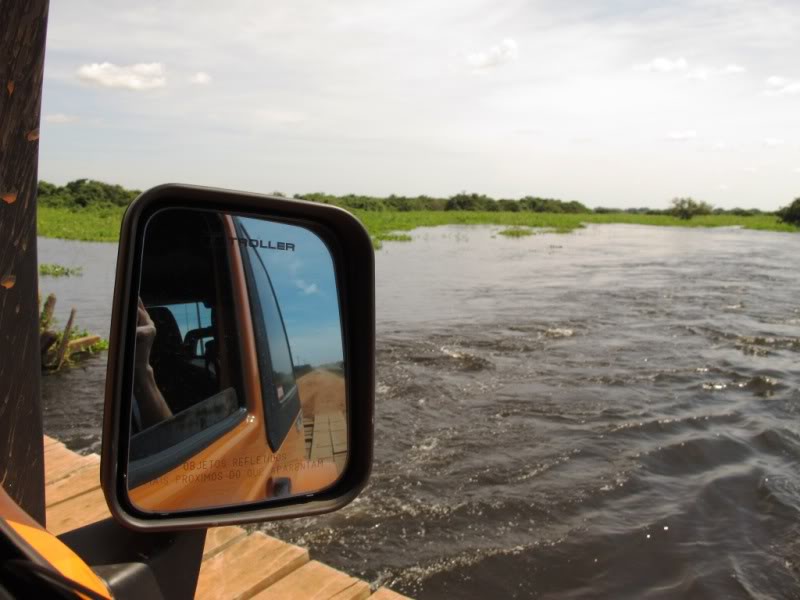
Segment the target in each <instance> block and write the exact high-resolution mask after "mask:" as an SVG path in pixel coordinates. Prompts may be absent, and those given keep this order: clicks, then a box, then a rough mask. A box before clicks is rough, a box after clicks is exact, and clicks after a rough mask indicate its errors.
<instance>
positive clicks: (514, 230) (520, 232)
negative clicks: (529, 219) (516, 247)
mask: <svg viewBox="0 0 800 600" xmlns="http://www.w3.org/2000/svg"><path fill="white" fill-rule="evenodd" d="M498 233H499V234H500V235H504V236H506V237H510V238H521V237H526V236H529V235H534V234H536V232H535V231H534V230H533V229H530V228H528V227H509V228H508V229H503V230H502V231H498Z"/></svg>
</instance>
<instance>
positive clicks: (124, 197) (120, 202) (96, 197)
mask: <svg viewBox="0 0 800 600" xmlns="http://www.w3.org/2000/svg"><path fill="white" fill-rule="evenodd" d="M140 193H141V192H139V190H126V189H125V188H124V187H122V186H121V185H112V184H110V183H103V182H102V181H94V180H92V179H76V180H75V181H70V182H69V183H68V184H66V185H61V186H59V185H54V184H52V183H48V182H46V181H39V189H38V195H39V200H38V202H39V206H54V207H62V208H86V207H98V208H99V207H102V206H127V205H128V204H130V203H131V201H132V200H133V199H134V198H136V196H138V195H139V194H140Z"/></svg>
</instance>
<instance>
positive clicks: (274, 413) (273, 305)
mask: <svg viewBox="0 0 800 600" xmlns="http://www.w3.org/2000/svg"><path fill="white" fill-rule="evenodd" d="M236 227H237V230H238V233H239V235H240V237H242V238H245V239H250V236H249V235H248V233H247V229H246V228H245V226H244V219H241V218H237V219H236ZM246 248H247V249H246V251H245V252H244V253H243V255H242V261H243V263H244V265H245V272H246V276H247V287H248V294H249V296H250V304H251V310H252V314H253V327H254V329H255V335H256V339H257V340H258V344H257V348H258V363H259V371H260V376H261V393H262V395H263V399H264V408H265V411H266V415H267V432H268V438H269V444H270V447H271V448H272V450H273V451H274V452H276V451H277V449H278V448H280V446H281V444H282V443H283V440H284V438H285V437H286V434H287V432H288V431H289V428H290V427H291V426H292V425H293V424H294V422H295V420H296V418H297V416H298V414H299V411H300V401H299V398H298V394H297V385H296V382H295V376H294V363H293V361H292V351H291V348H290V346H289V338H288V336H287V335H286V326H285V324H284V322H283V315H282V314H281V309H280V306H279V305H278V299H277V297H276V296H275V289H274V288H273V286H272V281H271V279H270V276H269V271H268V269H267V267H266V265H265V264H264V261H263V260H262V258H261V255H260V254H259V253H258V250H257V249H256V248H254V247H252V246H251V245H247V246H246Z"/></svg>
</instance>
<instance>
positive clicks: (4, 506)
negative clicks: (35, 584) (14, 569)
mask: <svg viewBox="0 0 800 600" xmlns="http://www.w3.org/2000/svg"><path fill="white" fill-rule="evenodd" d="M0 524H2V525H4V526H6V528H8V529H10V530H11V532H12V535H13V536H14V537H15V538H16V539H15V540H14V541H15V543H16V545H17V547H20V548H21V549H22V550H23V551H24V552H25V553H26V554H28V555H31V554H32V555H34V556H35V557H36V558H37V559H38V560H37V562H39V563H40V564H42V566H49V567H51V568H53V569H55V570H56V571H58V572H59V573H61V574H62V575H63V576H64V577H66V578H67V579H69V580H71V581H74V582H75V583H78V584H80V585H82V586H83V587H85V588H87V589H89V590H91V591H92V592H94V593H95V594H98V595H99V596H101V597H103V598H109V599H110V598H111V597H112V596H111V594H110V592H109V591H108V588H107V587H106V584H105V583H104V582H103V580H102V579H100V578H99V577H98V576H97V575H96V574H95V572H94V571H92V569H91V568H90V567H89V565H87V564H86V563H85V562H84V561H83V559H82V558H81V557H80V556H78V555H77V554H75V552H73V551H72V550H71V549H70V548H68V547H67V546H66V545H65V544H64V543H63V542H62V541H61V540H59V539H58V538H57V537H56V536H54V535H52V534H51V533H49V532H48V531H47V530H46V529H45V528H43V527H42V526H41V525H39V524H38V523H37V522H36V521H35V520H33V519H32V518H31V517H30V516H29V515H28V514H27V513H26V512H25V511H24V510H22V509H21V508H20V507H19V506H17V504H16V502H14V500H12V499H11V497H10V496H9V495H8V494H7V493H6V491H5V490H4V489H3V488H2V487H0ZM8 533H9V532H8V531H6V534H8ZM78 596H79V597H85V596H83V595H82V594H78Z"/></svg>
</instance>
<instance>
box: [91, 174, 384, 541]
mask: <svg viewBox="0 0 800 600" xmlns="http://www.w3.org/2000/svg"><path fill="white" fill-rule="evenodd" d="M374 345H375V307H374V254H373V250H372V244H371V241H370V238H369V235H368V234H367V233H366V231H365V230H364V228H363V227H362V226H361V224H360V223H359V222H358V221H357V220H356V219H355V218H354V217H353V216H352V215H350V214H349V213H347V212H345V211H343V210H341V209H338V208H335V207H331V206H327V205H322V204H314V203H308V202H302V201H296V200H287V199H283V198H273V197H267V196H257V195H253V194H244V193H235V192H228V191H222V190H214V189H206V188H198V187H189V186H180V185H165V186H160V187H157V188H153V189H151V190H149V191H147V192H145V193H144V194H142V195H141V196H139V198H137V199H136V200H135V201H134V202H133V203H132V204H131V206H130V208H129V209H128V211H127V212H126V213H125V217H124V218H123V222H122V232H121V236H120V246H119V257H118V260H117V280H116V288H115V290H114V306H113V310H112V318H111V338H110V344H109V346H110V349H109V359H108V375H107V383H106V398H105V417H104V425H103V449H102V461H101V482H102V486H103V491H104V493H105V496H106V500H107V501H108V504H109V507H110V509H111V512H112V514H113V515H114V516H115V517H116V519H117V520H119V521H120V522H122V523H123V524H125V525H127V526H129V527H131V528H134V529H138V530H167V529H185V528H202V527H209V526H214V525H221V524H232V523H245V522H252V521H263V520H272V519H281V518H289V517H297V516H303V515H311V514H318V513H322V512H328V511H332V510H336V509H338V508H341V507H342V506H344V505H345V504H347V503H348V502H350V501H351V500H352V499H353V498H355V497H356V496H357V495H358V493H359V491H360V490H361V489H362V488H363V487H364V485H365V484H366V482H367V479H368V477H369V471H370V468H371V464H372V430H373V429H372V428H373V422H372V417H373V407H374V386H375V379H374V372H375V357H374Z"/></svg>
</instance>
